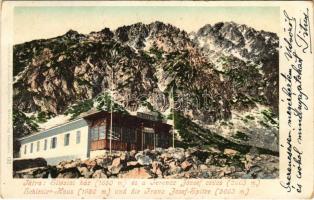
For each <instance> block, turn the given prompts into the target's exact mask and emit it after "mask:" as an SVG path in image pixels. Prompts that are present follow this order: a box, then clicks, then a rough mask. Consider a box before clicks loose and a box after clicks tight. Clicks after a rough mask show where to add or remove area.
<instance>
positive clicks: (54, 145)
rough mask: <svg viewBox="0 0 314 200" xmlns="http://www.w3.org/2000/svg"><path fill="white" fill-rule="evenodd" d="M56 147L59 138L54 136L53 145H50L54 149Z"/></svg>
mask: <svg viewBox="0 0 314 200" xmlns="http://www.w3.org/2000/svg"><path fill="white" fill-rule="evenodd" d="M56 147H57V138H56V137H53V138H51V146H50V148H51V149H54V148H56Z"/></svg>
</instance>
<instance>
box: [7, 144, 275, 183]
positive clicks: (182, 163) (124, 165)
mask: <svg viewBox="0 0 314 200" xmlns="http://www.w3.org/2000/svg"><path fill="white" fill-rule="evenodd" d="M256 153H257V152H250V153H248V154H241V153H240V152H238V151H235V150H233V149H224V151H223V152H222V151H220V150H219V149H217V148H213V147H211V148H209V149H208V150H204V149H196V148H188V149H185V150H184V149H182V148H169V149H156V150H148V149H147V150H145V151H143V152H142V151H140V152H136V151H131V152H123V153H121V152H120V153H114V154H113V155H109V154H105V155H103V156H98V157H97V158H94V159H87V160H71V161H63V162H60V163H59V164H58V165H56V166H47V165H46V166H43V165H42V163H43V162H42V161H41V162H39V160H38V161H34V162H38V163H39V165H38V167H33V168H28V169H19V170H16V171H14V173H13V176H14V177H15V178H80V177H84V178H137V179H140V178H142V179H147V178H264V179H269V178H277V177H278V175H279V167H278V157H276V156H272V155H267V154H256ZM22 162H23V161H20V163H22ZM25 162H29V163H31V162H30V161H25ZM34 162H33V163H34Z"/></svg>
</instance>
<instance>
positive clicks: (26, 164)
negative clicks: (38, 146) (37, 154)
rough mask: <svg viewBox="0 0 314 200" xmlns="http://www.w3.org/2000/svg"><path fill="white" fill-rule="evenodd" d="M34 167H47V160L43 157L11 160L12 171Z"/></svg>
mask: <svg viewBox="0 0 314 200" xmlns="http://www.w3.org/2000/svg"><path fill="white" fill-rule="evenodd" d="M35 167H47V161H46V160H45V159H44V158H35V159H19V160H13V171H20V170H23V169H28V168H35Z"/></svg>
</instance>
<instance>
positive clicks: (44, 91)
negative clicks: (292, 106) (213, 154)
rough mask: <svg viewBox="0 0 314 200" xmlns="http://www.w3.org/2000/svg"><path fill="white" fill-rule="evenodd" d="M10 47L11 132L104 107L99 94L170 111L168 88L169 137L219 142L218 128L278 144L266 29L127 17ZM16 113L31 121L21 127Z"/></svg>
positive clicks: (125, 105)
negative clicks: (190, 28) (188, 27)
mask: <svg viewBox="0 0 314 200" xmlns="http://www.w3.org/2000/svg"><path fill="white" fill-rule="evenodd" d="M13 53H14V55H13V56H14V57H13V58H14V72H13V73H14V86H13V87H14V101H13V104H14V105H13V106H14V110H15V113H18V112H21V113H20V115H19V117H18V116H17V117H16V118H15V119H17V118H18V119H19V120H15V122H14V123H15V125H16V128H15V132H16V135H17V136H21V135H26V134H29V133H30V132H32V131H33V130H35V129H36V123H37V124H39V125H40V123H43V122H45V121H47V120H49V118H54V117H56V116H58V115H62V114H68V115H72V117H73V115H74V114H75V116H77V115H78V114H79V113H80V112H85V111H88V110H89V109H92V108H93V107H97V108H98V109H104V108H105V107H106V105H104V102H106V101H107V100H109V101H114V103H115V105H117V106H118V107H120V110H121V109H123V110H125V111H127V112H129V113H132V112H134V111H138V110H143V109H144V110H145V109H146V110H152V111H156V112H158V113H159V117H161V118H164V119H167V118H168V119H171V118H172V115H169V114H171V112H170V110H171V106H170V102H171V100H172V98H171V97H172V95H174V99H175V107H176V108H177V109H176V111H175V118H177V120H175V123H176V129H177V133H178V138H177V139H178V143H179V144H182V145H195V144H208V143H211V142H218V143H219V142H222V143H224V140H221V139H217V137H218V138H220V137H221V136H222V137H223V138H224V139H227V140H228V141H231V142H235V143H239V144H243V145H249V146H257V147H261V148H265V149H269V150H272V151H278V123H277V115H278V68H279V64H278V37H277V35H276V34H274V33H269V32H264V31H256V30H254V29H253V28H250V27H247V26H246V25H238V24H235V23H218V24H215V25H213V26H212V25H205V26H204V27H202V28H201V29H200V30H199V31H198V32H197V33H190V34H188V33H186V32H185V31H183V30H180V29H179V28H177V27H174V26H172V25H170V24H164V23H162V22H154V23H151V24H142V23H137V24H133V25H130V26H123V27H119V28H117V29H116V30H114V31H111V30H109V29H108V28H105V29H103V30H101V31H99V32H91V33H90V34H87V35H83V34H79V33H78V32H76V31H73V30H70V31H68V32H67V33H65V34H64V35H62V36H59V37H56V38H51V39H46V40H34V41H30V42H26V43H23V44H18V45H15V46H14V47H13ZM109 91H113V93H112V95H111V96H110V95H108V94H109ZM21 116H22V117H21ZM21 120H22V122H23V120H24V121H28V122H34V123H35V125H34V127H31V128H32V129H31V131H28V132H24V131H23V130H24V129H23V126H24V125H25V123H22V122H21ZM16 122H18V123H16ZM28 124H29V123H28ZM32 125H33V124H32ZM37 128H38V127H37ZM266 133H267V134H266ZM256 138H259V141H256ZM267 141H272V142H271V144H269V143H268V142H267ZM267 143H268V144H267Z"/></svg>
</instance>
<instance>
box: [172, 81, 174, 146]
mask: <svg viewBox="0 0 314 200" xmlns="http://www.w3.org/2000/svg"><path fill="white" fill-rule="evenodd" d="M173 95H174V93H173V86H172V121H173V125H172V147H173V148H174V96H173Z"/></svg>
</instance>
